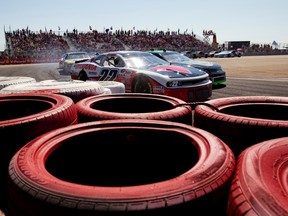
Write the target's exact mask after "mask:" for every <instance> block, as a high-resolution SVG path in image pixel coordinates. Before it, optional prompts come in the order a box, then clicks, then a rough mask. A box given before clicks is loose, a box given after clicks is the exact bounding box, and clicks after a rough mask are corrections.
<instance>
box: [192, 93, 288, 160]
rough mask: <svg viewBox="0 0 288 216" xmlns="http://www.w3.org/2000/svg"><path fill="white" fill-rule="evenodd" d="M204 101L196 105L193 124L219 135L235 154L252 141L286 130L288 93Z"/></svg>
mask: <svg viewBox="0 0 288 216" xmlns="http://www.w3.org/2000/svg"><path fill="white" fill-rule="evenodd" d="M207 104H208V105H209V106H206V105H197V106H196V108H195V112H194V126H195V127H199V128H202V129H204V130H206V131H209V132H211V133H213V134H214V135H216V136H218V137H219V138H221V139H222V140H223V141H224V142H225V143H226V144H228V146H229V147H230V148H231V149H232V150H233V151H234V154H235V156H238V155H239V154H240V152H241V151H243V150H244V149H246V148H247V147H249V146H251V145H253V144H256V143H259V142H262V141H265V140H269V139H273V138H278V137H284V136H287V134H288V115H287V113H288V97H273V96H246V97H230V98H219V99H214V100H210V101H207ZM213 107H214V108H213Z"/></svg>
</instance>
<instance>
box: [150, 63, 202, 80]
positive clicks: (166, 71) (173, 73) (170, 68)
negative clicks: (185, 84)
mask: <svg viewBox="0 0 288 216" xmlns="http://www.w3.org/2000/svg"><path fill="white" fill-rule="evenodd" d="M149 70H152V71H155V72H157V73H160V74H162V75H166V76H168V77H171V78H175V77H177V78H179V77H197V76H202V75H205V74H206V72H204V71H202V70H199V69H197V68H194V67H190V66H177V65H159V66H156V67H152V68H149Z"/></svg>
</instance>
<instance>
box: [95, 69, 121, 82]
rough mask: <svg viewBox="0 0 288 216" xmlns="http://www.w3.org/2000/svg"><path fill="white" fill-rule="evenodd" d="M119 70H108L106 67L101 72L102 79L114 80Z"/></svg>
mask: <svg viewBox="0 0 288 216" xmlns="http://www.w3.org/2000/svg"><path fill="white" fill-rule="evenodd" d="M117 74H118V70H107V69H104V70H102V71H101V74H100V79H99V80H100V81H113V80H115V79H116V77H117Z"/></svg>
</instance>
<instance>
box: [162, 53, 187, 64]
mask: <svg viewBox="0 0 288 216" xmlns="http://www.w3.org/2000/svg"><path fill="white" fill-rule="evenodd" d="M163 56H164V58H165V59H166V60H167V61H168V62H182V63H184V62H190V61H193V60H192V59H190V58H189V57H187V56H185V55H182V54H180V53H165V54H164V55H163Z"/></svg>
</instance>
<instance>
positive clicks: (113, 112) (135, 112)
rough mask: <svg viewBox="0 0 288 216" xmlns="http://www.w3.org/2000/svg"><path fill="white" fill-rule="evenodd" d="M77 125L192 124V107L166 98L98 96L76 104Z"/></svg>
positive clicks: (157, 96) (177, 100)
mask: <svg viewBox="0 0 288 216" xmlns="http://www.w3.org/2000/svg"><path fill="white" fill-rule="evenodd" d="M76 107H77V111H78V118H79V122H89V121H95V120H112V119H150V120H166V121H173V122H179V123H185V124H188V125H192V108H191V106H190V105H187V104H186V102H184V101H182V100H180V99H178V98H174V97H169V96H165V95H157V94H142V93H124V94H111V95H101V96H96V97H89V98H85V99H82V100H81V101H79V102H77V103H76Z"/></svg>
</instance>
